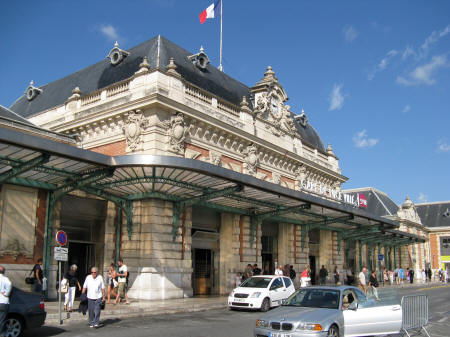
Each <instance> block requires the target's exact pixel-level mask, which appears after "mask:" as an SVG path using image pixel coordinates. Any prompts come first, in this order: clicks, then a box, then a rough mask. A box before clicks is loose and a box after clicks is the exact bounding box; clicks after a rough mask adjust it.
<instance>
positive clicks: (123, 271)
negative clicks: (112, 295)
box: [116, 259, 130, 304]
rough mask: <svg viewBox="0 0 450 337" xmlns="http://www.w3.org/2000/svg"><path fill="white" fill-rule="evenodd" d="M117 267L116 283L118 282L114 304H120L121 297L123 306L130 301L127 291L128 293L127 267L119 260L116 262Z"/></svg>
mask: <svg viewBox="0 0 450 337" xmlns="http://www.w3.org/2000/svg"><path fill="white" fill-rule="evenodd" d="M117 264H118V265H119V273H118V274H117V276H118V282H119V290H118V293H117V297H116V304H117V303H120V300H121V297H122V296H123V297H124V299H125V304H130V301H129V299H128V295H127V291H128V289H127V288H128V282H127V279H128V276H129V274H128V267H127V266H126V264H124V263H123V259H119V261H118V262H117Z"/></svg>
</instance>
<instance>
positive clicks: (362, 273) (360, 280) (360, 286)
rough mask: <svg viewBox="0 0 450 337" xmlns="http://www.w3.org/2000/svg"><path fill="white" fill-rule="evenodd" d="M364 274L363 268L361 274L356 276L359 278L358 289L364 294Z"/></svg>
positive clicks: (364, 267) (365, 288)
mask: <svg viewBox="0 0 450 337" xmlns="http://www.w3.org/2000/svg"><path fill="white" fill-rule="evenodd" d="M366 272H367V268H366V266H363V267H362V270H361V272H360V273H359V275H358V278H359V283H358V288H359V289H361V290H362V291H364V293H366V291H367V282H366Z"/></svg>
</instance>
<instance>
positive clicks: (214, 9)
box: [198, 0, 222, 24]
mask: <svg viewBox="0 0 450 337" xmlns="http://www.w3.org/2000/svg"><path fill="white" fill-rule="evenodd" d="M221 1H222V0H218V1H217V2H216V3H213V4H211V5H209V6H208V8H206V9H205V10H204V11H203V12H201V13H200V15H199V16H198V17H199V18H200V23H202V24H203V23H205V21H206V19H214V18H217V17H218V16H219V15H220V2H221Z"/></svg>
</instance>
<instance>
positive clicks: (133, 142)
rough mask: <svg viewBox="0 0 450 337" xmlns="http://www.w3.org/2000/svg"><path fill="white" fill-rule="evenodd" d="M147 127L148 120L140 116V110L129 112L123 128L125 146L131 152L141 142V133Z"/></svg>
mask: <svg viewBox="0 0 450 337" xmlns="http://www.w3.org/2000/svg"><path fill="white" fill-rule="evenodd" d="M147 125H148V120H147V119H146V118H145V116H144V115H143V114H142V112H141V110H136V111H130V112H129V113H128V116H127V120H126V121H125V125H124V126H123V130H124V132H125V138H126V140H127V146H128V148H129V149H130V150H131V151H135V150H136V147H137V146H138V145H139V144H140V143H141V142H142V137H141V133H142V131H143V130H145V128H146V127H147Z"/></svg>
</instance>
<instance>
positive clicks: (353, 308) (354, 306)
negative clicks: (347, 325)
mask: <svg viewBox="0 0 450 337" xmlns="http://www.w3.org/2000/svg"><path fill="white" fill-rule="evenodd" d="M347 309H348V310H356V309H358V303H356V301H353V302H352V303H350V305H349V306H348V308H347Z"/></svg>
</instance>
